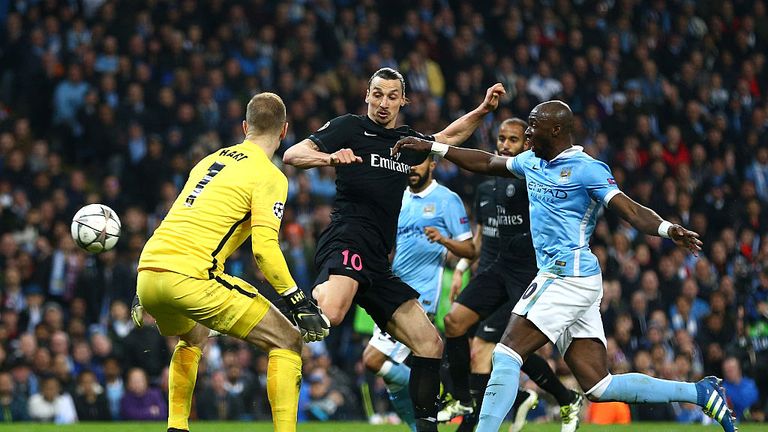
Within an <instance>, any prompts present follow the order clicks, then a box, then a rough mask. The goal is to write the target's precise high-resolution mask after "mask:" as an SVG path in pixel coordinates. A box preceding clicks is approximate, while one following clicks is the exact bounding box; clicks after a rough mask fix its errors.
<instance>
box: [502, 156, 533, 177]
mask: <svg viewBox="0 0 768 432" xmlns="http://www.w3.org/2000/svg"><path fill="white" fill-rule="evenodd" d="M531 155H533V152H532V151H530V150H526V151H524V152H522V153H520V154H519V155H517V156H512V157H511V158H509V159H507V164H506V165H507V171H509V172H511V173H512V174H514V176H515V177H517V178H521V179H524V178H525V169H524V164H525V162H526V161H527V160H528V159H530V157H531Z"/></svg>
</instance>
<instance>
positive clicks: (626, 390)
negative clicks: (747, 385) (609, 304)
mask: <svg viewBox="0 0 768 432" xmlns="http://www.w3.org/2000/svg"><path fill="white" fill-rule="evenodd" d="M564 358H565V361H566V363H568V366H569V367H570V368H571V370H572V371H573V373H574V375H575V376H576V379H577V380H578V381H579V385H581V387H582V388H583V389H587V391H586V394H587V397H588V398H589V399H591V400H594V401H600V402H605V401H621V402H627V403H668V402H688V403H695V404H697V405H699V406H701V407H702V408H704V412H706V413H707V414H708V415H710V416H711V417H713V418H714V419H715V420H717V421H718V422H719V423H720V424H721V425H722V426H723V429H724V430H726V431H727V432H731V431H734V430H736V429H735V426H734V420H733V418H732V417H733V413H732V412H731V410H730V408H728V405H727V403H726V400H725V394H724V392H723V391H722V389H721V388H720V387H719V380H718V379H717V378H714V377H707V378H704V379H703V380H701V381H699V382H698V383H687V382H679V381H669V380H663V379H659V378H653V377H651V376H648V375H644V374H639V373H628V374H621V375H611V374H610V373H609V372H608V367H607V360H606V359H607V353H606V349H605V345H603V343H602V342H601V341H599V340H597V339H574V340H573V341H572V342H571V344H570V346H569V347H568V350H567V351H566V353H565V356H564Z"/></svg>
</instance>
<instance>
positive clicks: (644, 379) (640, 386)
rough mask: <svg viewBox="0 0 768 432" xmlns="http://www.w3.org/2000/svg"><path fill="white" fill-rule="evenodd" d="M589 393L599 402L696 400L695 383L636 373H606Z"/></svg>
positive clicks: (695, 401) (691, 401) (693, 401)
mask: <svg viewBox="0 0 768 432" xmlns="http://www.w3.org/2000/svg"><path fill="white" fill-rule="evenodd" d="M606 381H607V382H606ZM588 394H590V395H591V396H592V397H595V398H597V400H598V401H600V402H607V401H619V402H627V403H659V402H660V403H666V402H689V403H697V399H698V392H697V390H696V384H694V383H687V382H680V381H669V380H663V379H659V378H653V377H650V376H648V375H643V374H639V373H628V374H621V375H608V376H607V377H605V378H604V379H603V380H602V381H600V382H599V383H597V385H595V387H593V389H592V390H590V391H589V392H588Z"/></svg>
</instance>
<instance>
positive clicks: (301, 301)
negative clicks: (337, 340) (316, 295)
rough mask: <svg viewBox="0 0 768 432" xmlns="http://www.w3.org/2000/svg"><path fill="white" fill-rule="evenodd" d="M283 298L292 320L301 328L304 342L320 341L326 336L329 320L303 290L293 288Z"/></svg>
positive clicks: (329, 326)
mask: <svg viewBox="0 0 768 432" xmlns="http://www.w3.org/2000/svg"><path fill="white" fill-rule="evenodd" d="M283 299H284V300H285V302H286V303H287V304H288V308H289V309H290V312H291V316H292V317H293V321H294V322H295V323H296V325H297V326H298V327H299V330H301V335H302V336H303V337H304V342H314V341H321V340H323V339H325V337H326V336H328V333H329V332H330V328H331V322H330V321H328V317H326V316H325V315H324V314H323V311H321V310H320V308H319V307H317V305H316V304H315V302H313V301H312V300H310V299H309V298H307V296H306V295H304V292H303V291H301V290H300V289H298V288H293V289H292V290H289V292H288V293H287V294H284V295H283Z"/></svg>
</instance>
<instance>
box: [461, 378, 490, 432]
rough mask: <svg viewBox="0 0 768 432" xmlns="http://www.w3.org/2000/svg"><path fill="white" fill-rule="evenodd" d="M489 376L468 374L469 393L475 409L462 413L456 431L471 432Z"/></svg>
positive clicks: (475, 422)
mask: <svg viewBox="0 0 768 432" xmlns="http://www.w3.org/2000/svg"><path fill="white" fill-rule="evenodd" d="M490 377H491V374H478V373H473V374H470V375H469V395H470V396H471V397H472V401H473V402H474V403H475V409H474V410H473V411H472V413H471V414H465V415H464V417H463V418H462V419H461V424H460V425H459V427H458V429H456V432H472V430H474V428H475V425H476V424H477V418H478V416H479V415H480V408H481V407H482V406H483V393H485V386H486V385H488V379H489V378H490Z"/></svg>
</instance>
